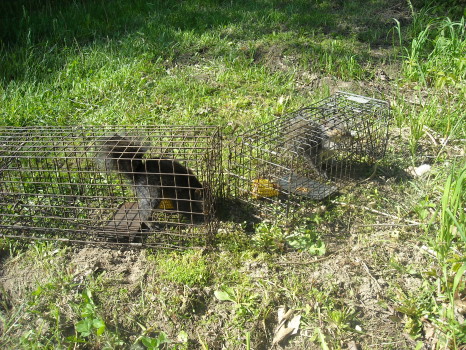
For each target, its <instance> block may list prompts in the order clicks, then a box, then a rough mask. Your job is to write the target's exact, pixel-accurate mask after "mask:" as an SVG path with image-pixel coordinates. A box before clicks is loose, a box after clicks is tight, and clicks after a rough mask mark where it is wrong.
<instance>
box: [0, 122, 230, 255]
mask: <svg viewBox="0 0 466 350" xmlns="http://www.w3.org/2000/svg"><path fill="white" fill-rule="evenodd" d="M220 167H221V136H220V132H219V129H218V128H216V127H178V126H153V127H141V126H138V127H124V128H123V127H119V128H117V127H110V126H108V127H42V128H31V127H28V128H13V127H3V128H0V216H1V219H0V236H1V237H12V238H27V239H55V240H64V241H70V242H86V243H102V244H130V245H140V246H151V247H166V248H174V249H175V248H179V247H185V246H198V245H205V244H206V243H207V241H208V240H209V236H210V234H211V233H212V232H213V230H214V229H215V226H216V220H215V218H214V198H215V195H216V194H217V192H218V191H219V188H220V186H221V182H222V179H221V174H222V170H221V169H220Z"/></svg>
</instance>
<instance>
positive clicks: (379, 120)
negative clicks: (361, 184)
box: [226, 92, 390, 214]
mask: <svg viewBox="0 0 466 350" xmlns="http://www.w3.org/2000/svg"><path fill="white" fill-rule="evenodd" d="M389 124H390V105H389V103H388V102H387V101H382V100H378V99H374V98H369V97H365V96H360V95H355V94H351V93H346V92H337V93H336V94H334V95H332V96H330V97H328V98H326V99H323V100H321V101H319V102H317V103H315V104H312V105H310V106H309V107H306V108H303V109H300V110H297V111H294V112H291V113H289V114H286V115H284V116H281V117H278V118H275V119H273V120H271V121H270V122H268V123H265V124H262V125H260V126H259V127H256V128H254V129H252V130H250V131H248V132H245V133H244V134H243V135H241V136H239V137H237V138H236V139H235V140H234V141H233V142H232V144H231V145H230V147H228V148H229V149H230V154H229V161H228V177H229V180H228V183H227V189H226V191H227V192H228V193H230V194H231V195H233V196H235V197H237V198H239V199H240V200H243V201H245V202H248V203H252V204H254V205H255V206H256V207H258V208H259V209H260V211H261V212H262V213H266V214H267V213H273V212H274V210H273V208H275V207H277V206H278V207H286V208H287V209H289V208H291V206H299V205H300V204H301V203H304V201H305V200H322V199H324V198H326V197H329V196H331V195H332V194H334V193H335V192H337V191H338V190H339V189H341V188H342V187H343V186H347V185H349V184H350V183H352V182H353V183H354V182H355V180H357V179H361V178H366V177H367V176H369V175H370V174H371V172H373V170H374V164H375V163H376V162H377V161H379V160H381V159H382V158H383V157H384V155H385V152H386V148H387V142H388V127H389Z"/></svg>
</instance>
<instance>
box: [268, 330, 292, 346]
mask: <svg viewBox="0 0 466 350" xmlns="http://www.w3.org/2000/svg"><path fill="white" fill-rule="evenodd" d="M293 329H294V328H285V327H282V328H280V329H279V330H278V332H277V333H276V334H275V337H273V340H272V345H275V344H277V343H279V342H281V341H282V340H285V339H286V338H288V337H289V336H290V335H291V333H292V332H293Z"/></svg>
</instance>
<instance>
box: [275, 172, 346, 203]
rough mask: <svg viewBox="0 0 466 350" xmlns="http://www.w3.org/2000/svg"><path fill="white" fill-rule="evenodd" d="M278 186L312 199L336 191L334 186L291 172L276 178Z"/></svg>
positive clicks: (320, 198) (326, 195) (320, 197)
mask: <svg viewBox="0 0 466 350" xmlns="http://www.w3.org/2000/svg"><path fill="white" fill-rule="evenodd" d="M278 184H279V185H280V188H281V189H282V190H284V191H287V192H288V193H292V194H297V195H299V196H303V197H307V198H310V199H313V200H322V199H324V198H325V197H328V196H330V195H331V194H333V193H335V192H336V191H337V187H336V186H331V185H328V184H324V183H321V182H319V181H315V180H311V179H309V178H308V177H304V176H300V175H297V174H291V175H290V176H286V177H282V178H280V179H279V180H278Z"/></svg>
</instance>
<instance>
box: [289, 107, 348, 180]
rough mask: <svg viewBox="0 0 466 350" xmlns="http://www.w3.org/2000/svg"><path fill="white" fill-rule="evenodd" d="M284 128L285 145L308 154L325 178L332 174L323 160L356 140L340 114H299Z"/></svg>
mask: <svg viewBox="0 0 466 350" xmlns="http://www.w3.org/2000/svg"><path fill="white" fill-rule="evenodd" d="M283 132H284V143H285V148H286V149H288V150H289V151H292V152H294V153H296V154H298V155H299V156H302V157H304V158H305V159H306V160H307V161H309V165H310V167H311V168H312V169H313V170H314V171H315V172H316V173H317V174H319V175H320V176H322V177H323V178H324V179H328V176H327V173H326V172H325V170H324V169H322V165H323V163H324V162H325V161H327V160H328V159H330V158H331V157H332V155H333V153H334V152H335V151H336V150H339V149H342V148H343V147H344V146H345V145H348V144H349V143H350V142H351V141H352V140H353V134H352V133H351V131H350V130H349V129H348V128H347V126H346V123H345V122H344V121H342V120H341V119H340V118H339V117H338V116H336V115H332V116H330V117H329V118H323V119H322V120H316V119H311V118H307V117H303V116H300V115H298V116H296V117H293V118H291V119H289V120H287V122H286V126H285V127H284V131H283Z"/></svg>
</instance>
